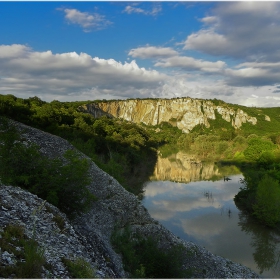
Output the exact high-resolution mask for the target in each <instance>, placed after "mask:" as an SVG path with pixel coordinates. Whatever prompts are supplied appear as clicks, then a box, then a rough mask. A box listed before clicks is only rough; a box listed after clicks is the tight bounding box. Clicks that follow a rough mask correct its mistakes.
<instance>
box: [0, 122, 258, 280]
mask: <svg viewBox="0 0 280 280" xmlns="http://www.w3.org/2000/svg"><path fill="white" fill-rule="evenodd" d="M15 124H16V126H17V128H18V129H19V131H21V133H22V134H23V136H24V138H25V139H26V141H30V142H32V143H35V144H37V145H38V146H39V147H40V152H41V153H42V154H44V155H47V156H48V157H50V158H52V157H56V156H62V155H63V154H64V153H65V152H66V151H67V150H75V148H74V147H73V146H72V145H71V144H69V142H67V141H65V140H64V139H62V138H60V137H57V136H54V135H51V134H49V133H45V132H42V131H40V130H38V129H35V128H31V127H28V126H26V125H23V124H20V123H15ZM79 155H80V156H81V157H82V158H86V159H88V160H89V161H90V176H91V183H90V184H89V185H88V188H89V190H90V191H91V192H92V193H93V194H94V195H95V196H96V197H97V198H98V200H97V201H96V202H94V203H93V205H92V207H91V209H90V211H89V212H87V213H85V214H82V215H80V216H79V217H77V218H76V219H75V220H73V221H71V222H70V221H69V220H68V219H67V217H66V216H65V215H64V214H63V213H61V212H60V211H59V210H58V209H57V208H55V207H53V206H51V205H48V206H49V207H50V209H53V211H54V212H55V213H56V214H57V215H59V216H61V217H62V219H63V221H64V222H65V225H66V226H65V228H66V229H67V231H65V232H62V231H61V230H60V231H58V232H57V231H56V230H57V228H56V226H55V224H54V222H53V221H52V215H54V214H52V215H51V213H49V214H48V213H47V212H48V210H47V208H46V209H45V208H44V209H42V213H41V214H42V215H41V214H40V215H38V216H37V223H36V235H35V237H34V238H35V240H36V241H37V242H38V244H39V246H40V247H42V248H46V250H45V255H46V259H47V263H49V264H53V261H52V260H55V262H56V263H58V265H57V266H55V265H52V266H51V267H52V268H44V274H42V277H45V276H46V275H47V276H48V278H57V277H63V278H64V277H67V276H69V272H68V271H67V267H66V266H65V265H64V263H63V262H62V258H63V257H64V258H65V257H66V258H72V259H73V258H75V257H77V256H80V255H81V256H83V258H85V259H86V260H87V261H88V263H89V264H90V265H91V266H92V268H94V269H95V271H96V272H95V273H96V277H98V278H127V277H129V275H128V274H127V273H126V272H125V271H124V269H123V264H122V260H121V256H120V255H118V254H117V253H116V252H115V251H114V248H113V247H112V244H111V241H110V237H111V234H112V232H113V230H114V229H115V228H116V226H117V227H118V228H124V227H125V226H128V225H129V226H130V228H131V230H132V231H137V232H138V233H139V234H141V235H142V236H144V237H147V236H154V237H157V238H158V240H159V246H160V247H161V248H163V249H164V248H169V247H171V246H174V245H178V244H181V245H183V247H184V251H185V259H184V265H183V268H182V269H184V270H191V271H192V276H191V278H259V276H258V275H257V274H256V273H254V272H252V271H251V270H250V269H249V268H247V267H244V266H242V265H240V264H237V263H233V262H232V261H230V260H228V259H225V258H222V257H220V256H216V255H214V254H212V253H210V252H209V251H207V250H206V249H204V248H202V247H200V246H198V245H196V244H194V243H191V242H184V241H183V240H181V239H180V238H178V237H176V236H175V235H174V234H172V233H171V232H170V231H169V230H167V229H166V228H164V227H163V226H162V225H161V224H160V223H159V222H158V221H156V220H154V219H153V218H151V216H150V214H149V213H148V212H147V210H146V209H145V208H144V207H143V205H142V204H141V202H140V201H139V200H138V198H137V197H136V196H135V195H133V194H131V193H129V192H128V191H126V190H125V189H124V188H123V187H122V186H121V185H120V184H119V183H118V182H117V181H116V180H115V179H114V178H113V177H111V176H110V175H108V174H107V173H105V172H104V171H103V170H101V169H100V168H98V167H97V166H96V164H95V163H94V162H92V161H91V160H90V159H89V158H88V157H86V156H85V155H84V154H82V153H79ZM0 194H1V208H2V209H1V216H0V218H1V219H0V223H1V225H0V226H1V228H4V227H5V226H6V225H7V224H9V223H20V224H22V226H23V227H24V230H25V232H26V234H27V235H28V236H31V235H30V234H31V233H32V226H33V223H34V216H32V212H33V211H34V210H35V209H37V208H38V207H39V206H40V205H42V203H43V201H42V200H41V199H39V198H38V197H37V196H34V195H32V194H30V193H28V192H25V191H23V190H21V189H19V188H15V187H11V186H1V193H0ZM32 201H34V203H33V202H32ZM21 205H25V207H23V206H21ZM46 205H47V204H46ZM54 234H56V236H55V237H54ZM51 236H53V237H51ZM73 238H76V239H75V241H74V240H72V239H73ZM48 241H50V242H48ZM78 241H79V242H78ZM62 246H63V247H62ZM69 246H70V247H69ZM68 247H69V248H71V249H69V250H68V249H66V248H68ZM61 248H65V250H62V249H61ZM5 252H6V251H5ZM5 252H3V251H2V252H1V253H2V259H1V265H2V266H8V265H11V262H9V259H8V257H4V258H3V254H4V253H5ZM7 253H8V254H9V256H10V257H9V258H10V259H11V260H13V258H14V257H13V256H12V254H11V253H10V252H7ZM7 253H5V254H6V255H5V256H7ZM79 254H80V255H79ZM47 267H49V266H47Z"/></svg>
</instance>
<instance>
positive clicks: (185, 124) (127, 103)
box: [80, 97, 257, 133]
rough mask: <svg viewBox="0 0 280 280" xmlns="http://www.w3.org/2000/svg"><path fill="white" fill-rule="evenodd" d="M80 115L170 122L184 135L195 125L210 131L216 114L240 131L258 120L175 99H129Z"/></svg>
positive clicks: (94, 105) (208, 103)
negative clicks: (202, 126) (243, 125)
mask: <svg viewBox="0 0 280 280" xmlns="http://www.w3.org/2000/svg"><path fill="white" fill-rule="evenodd" d="M80 110H81V111H84V112H88V113H91V114H93V115H94V116H95V117H98V116H100V115H102V114H106V115H109V116H112V117H116V118H122V119H125V120H127V121H131V122H134V123H141V122H142V123H144V124H146V125H158V124H160V123H162V122H169V123H172V125H174V126H177V127H178V128H179V129H181V130H182V131H183V132H185V133H188V132H189V131H191V130H192V129H193V128H194V127H195V126H196V125H198V124H203V125H205V126H206V127H210V124H209V121H208V120H215V119H216V117H217V114H219V115H221V117H222V118H223V119H224V120H225V121H227V122H229V123H231V125H232V126H233V127H234V128H235V129H238V128H240V127H241V126H242V124H243V123H247V122H248V123H251V124H253V125H255V124H256V123H257V119H256V118H255V117H251V116H249V115H248V114H247V113H245V112H244V111H243V110H241V109H234V108H232V107H230V106H229V105H226V104H225V105H224V106H220V105H219V106H217V105H215V104H214V103H213V102H212V101H209V100H203V99H193V98H190V97H186V98H173V99H130V100H117V101H107V102H98V103H92V104H87V105H84V106H81V107H80Z"/></svg>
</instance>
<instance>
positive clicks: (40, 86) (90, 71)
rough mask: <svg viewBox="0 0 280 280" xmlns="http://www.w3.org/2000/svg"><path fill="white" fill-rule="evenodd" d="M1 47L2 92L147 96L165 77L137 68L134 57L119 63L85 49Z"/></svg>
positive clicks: (153, 71)
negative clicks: (53, 51)
mask: <svg viewBox="0 0 280 280" xmlns="http://www.w3.org/2000/svg"><path fill="white" fill-rule="evenodd" d="M1 49H2V50H5V56H4V57H1V56H0V77H1V83H0V92H1V93H11V94H14V93H17V92H19V91H21V92H24V91H25V92H26V94H27V95H28V96H30V94H34V95H38V94H54V95H62V96H64V95H66V96H67V95H71V94H75V95H76V97H77V96H79V95H80V94H98V95H99V96H100V95H102V94H104V98H107V96H109V98H110V97H111V98H112V97H114V96H118V97H123V98H125V97H131V96H134V97H141V96H142V97H148V96H149V97H150V96H151V95H152V94H154V95H158V94H160V89H161V87H162V84H163V82H164V81H165V80H168V77H167V76H166V75H164V74H160V73H159V72H157V71H155V70H146V69H145V68H140V67H139V66H138V65H137V63H136V62H135V61H134V60H133V61H131V62H129V63H128V62H125V63H121V62H117V61H115V60H114V59H108V60H106V59H101V58H98V57H94V58H93V57H91V56H90V55H88V54H86V53H80V54H77V53H76V52H70V53H61V54H53V53H52V52H51V51H45V52H36V51H33V50H32V49H29V48H26V47H25V46H22V47H20V46H19V45H11V46H0V53H1ZM19 50H20V51H19ZM106 95H107V96H106ZM91 98H95V96H93V95H92V97H91Z"/></svg>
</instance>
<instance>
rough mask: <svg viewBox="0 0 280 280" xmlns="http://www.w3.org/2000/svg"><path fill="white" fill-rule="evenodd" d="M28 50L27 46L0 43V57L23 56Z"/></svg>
mask: <svg viewBox="0 0 280 280" xmlns="http://www.w3.org/2000/svg"><path fill="white" fill-rule="evenodd" d="M28 51H29V47H27V46H24V45H18V44H13V45H0V59H3V58H13V57H18V56H23V55H25V54H26V53H27V52H28Z"/></svg>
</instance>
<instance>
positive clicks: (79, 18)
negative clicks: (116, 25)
mask: <svg viewBox="0 0 280 280" xmlns="http://www.w3.org/2000/svg"><path fill="white" fill-rule="evenodd" d="M58 10H62V11H63V12H64V13H65V19H66V20H67V22H68V23H70V24H77V25H79V26H81V27H83V30H84V31H85V32H90V31H92V30H100V29H104V28H106V27H107V26H108V25H110V24H112V22H110V21H109V20H107V19H106V18H105V16H103V15H100V14H98V13H88V12H80V11H79V10H77V9H62V8H59V9H58Z"/></svg>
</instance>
